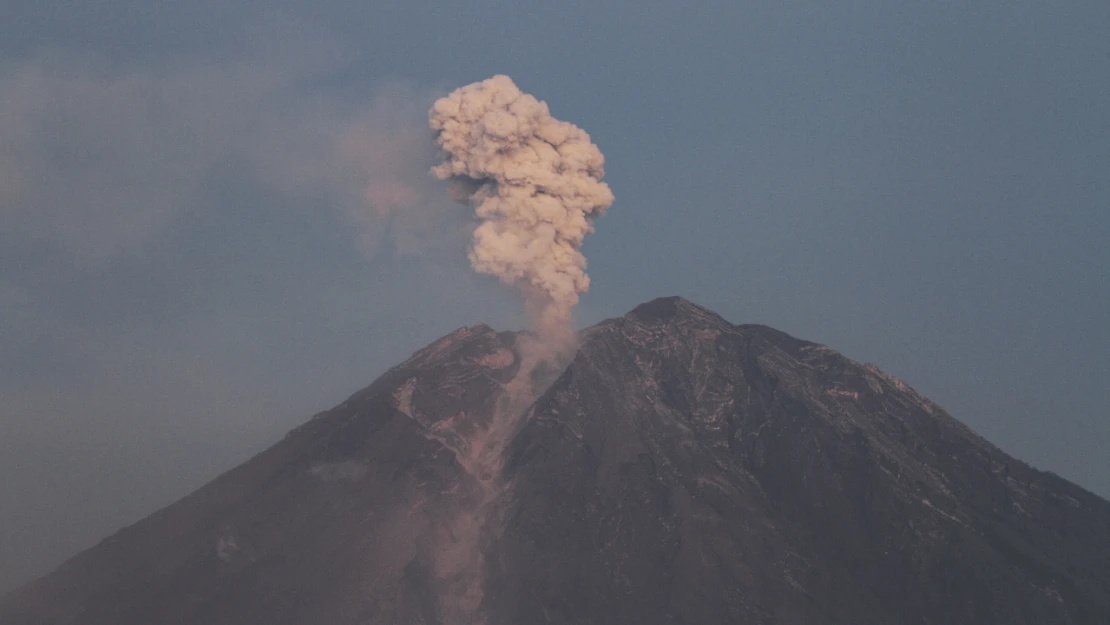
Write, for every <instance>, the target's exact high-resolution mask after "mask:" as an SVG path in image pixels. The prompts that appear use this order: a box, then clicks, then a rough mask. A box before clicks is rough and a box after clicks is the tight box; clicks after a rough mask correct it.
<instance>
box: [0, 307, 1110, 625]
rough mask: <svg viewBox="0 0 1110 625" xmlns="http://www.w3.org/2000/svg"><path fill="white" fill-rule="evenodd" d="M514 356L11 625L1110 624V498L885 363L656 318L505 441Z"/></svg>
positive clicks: (389, 382) (342, 437)
mask: <svg viewBox="0 0 1110 625" xmlns="http://www.w3.org/2000/svg"><path fill="white" fill-rule="evenodd" d="M517 338H518V337H517V335H513V334H510V333H500V334H499V333H497V332H494V331H493V330H491V329H489V328H487V327H484V326H477V327H473V328H463V329H460V330H458V331H456V332H454V333H452V334H450V335H448V336H446V337H444V338H443V339H440V340H439V341H437V342H435V343H433V344H432V345H430V346H429V347H427V348H425V349H424V350H421V351H420V352H417V354H415V355H414V356H413V357H412V358H411V359H410V360H408V361H406V362H405V363H402V364H401V365H399V366H398V367H396V368H394V369H392V370H391V371H390V372H388V373H386V374H385V375H384V376H382V378H380V379H379V380H377V381H376V382H375V383H374V384H372V385H371V386H370V387H368V388H367V389H364V390H363V391H360V392H359V393H356V394H355V395H354V396H352V397H351V398H350V399H349V400H348V401H346V402H344V403H343V404H341V405H339V406H338V407H336V408H334V409H332V410H330V411H328V412H326V413H322V414H320V415H317V416H316V417H314V418H313V419H312V420H311V421H310V422H308V423H306V424H305V425H304V426H302V427H300V428H298V429H296V430H294V431H293V432H291V433H290V434H289V435H288V436H287V437H286V438H285V439H284V440H283V441H281V442H280V443H278V444H277V445H275V446H274V447H272V448H271V449H269V450H267V451H265V452H263V453H262V454H260V455H258V456H256V457H255V458H253V459H251V460H250V461H248V462H247V463H245V464H244V465H242V466H240V467H239V468H237V469H234V470H232V471H230V472H229V473H227V474H225V475H223V476H221V477H220V478H218V479H217V480H215V481H214V482H212V483H211V484H209V485H207V486H205V487H204V488H202V489H200V490H199V491H197V492H196V493H194V494H192V495H190V496H189V497H186V498H185V499H183V500H181V501H180V502H178V503H176V504H174V505H172V506H170V507H168V508H166V509H164V510H162V511H160V512H158V513H156V514H154V515H152V516H151V517H149V518H147V519H145V520H143V521H141V522H140V523H137V524H136V525H134V526H131V527H129V528H126V529H124V530H122V531H121V532H119V533H118V534H116V535H115V536H113V537H111V538H109V539H107V540H105V541H104V542H102V543H101V544H100V545H98V546H96V547H94V548H93V549H90V550H89V551H87V552H85V553H83V554H81V555H79V556H77V557H76V558H74V559H73V560H71V561H69V562H68V563H66V564H65V565H63V566H62V567H61V568H60V569H59V570H58V571H56V572H54V573H53V574H51V575H49V576H47V577H45V578H43V579H42V580H39V581H38V582H35V583H33V584H31V585H29V586H27V587H25V588H23V589H21V590H19V591H17V592H15V593H13V594H12V595H10V596H9V597H7V598H5V599H4V600H3V601H2V602H0V623H3V625H9V624H10V625H32V624H44V625H45V624H60V623H81V624H86V623H87V624H100V623H104V624H107V623H112V624H119V625H129V624H132V623H134V624H136V625H138V624H140V623H142V624H147V623H166V624H169V623H181V624H194V623H195V624H200V623H204V624H223V623H227V624H231V623H267V624H274V625H277V624H285V623H288V624H294V623H329V624H336V625H344V624H348V623H350V624H354V623H366V624H371V623H374V624H376V623H428V624H430V623H450V624H452V625H456V624H459V623H486V624H488V625H497V624H501V623H505V624H513V625H519V624H522V623H529V624H531V623H568V624H569V623H597V624H599V625H600V624H614V623H637V624H644V623H690V624H693V623H767V624H770V623H774V624H777V625H786V624H795V623H797V624H802V623H805V624H814V623H828V624H832V623H844V624H863V623H876V624H878V623H884V624H885V623H921V624H926V623H938V624H939V623H945V624H948V623H968V624H972V623H974V624H976V625H982V624H990V623H999V624H1001V623H1006V624H1020V623H1030V624H1032V623H1106V622H1110V503H1107V502H1106V501H1104V500H1102V499H1099V498H1098V497H1095V496H1094V495H1092V494H1090V493H1088V492H1086V491H1084V490H1083V489H1081V488H1079V487H1077V486H1075V485H1073V484H1071V483H1069V482H1067V481H1065V480H1062V479H1060V478H1058V477H1056V476H1054V475H1051V474H1047V473H1042V472H1039V471H1036V470H1033V469H1031V468H1029V467H1027V466H1026V465H1024V464H1023V463H1021V462H1019V461H1017V460H1014V459H1013V458H1010V457H1009V456H1007V455H1006V454H1004V453H1002V452H1001V451H999V450H998V449H997V448H995V447H993V446H992V445H990V444H989V443H987V442H986V441H984V440H983V439H982V438H980V437H979V436H977V435H975V434H974V433H973V432H971V431H970V430H969V429H967V428H966V427H964V426H963V425H962V424H960V423H959V422H957V421H956V420H954V419H953V418H952V417H950V416H949V415H948V414H946V413H945V412H944V411H943V410H942V409H941V408H939V407H938V406H936V405H935V404H933V403H932V402H930V401H929V400H927V399H925V398H924V397H922V396H920V395H919V394H917V393H916V392H914V391H913V390H912V389H910V388H909V387H907V386H906V385H905V384H903V383H902V382H900V381H898V380H897V379H894V378H892V377H890V376H887V375H885V374H883V373H882V372H881V371H879V370H878V369H876V368H875V367H873V366H870V365H860V364H858V363H855V362H853V361H851V360H849V359H847V358H845V357H843V356H841V355H840V354H838V353H837V352H835V351H833V350H831V349H829V348H827V347H823V346H820V345H817V344H814V343H809V342H806V341H801V340H798V339H795V338H792V337H790V336H788V335H786V334H783V333H781V332H778V331H776V330H773V329H771V328H767V327H763V326H754V325H742V326H735V325H732V324H730V323H728V322H727V321H725V320H723V319H721V318H720V317H718V316H717V315H715V314H713V313H712V312H710V311H707V310H705V309H703V308H700V307H698V306H696V305H694V304H691V303H690V302H687V301H685V300H682V299H680V298H665V299H660V300H655V301H653V302H650V303H647V304H644V305H642V306H640V307H638V308H637V309H635V310H634V311H632V312H631V313H629V314H628V315H625V316H624V317H621V318H618V319H612V320H608V321H606V322H603V323H601V324H599V325H597V326H595V327H593V328H590V329H589V330H586V331H585V332H584V333H583V334H582V338H581V346H580V349H579V351H578V353H577V355H576V356H575V357H574V360H573V361H572V362H571V363H570V364H569V365H568V366H566V367H565V369H561V370H556V372H555V373H557V374H558V373H560V371H561V375H559V377H558V378H557V379H556V380H555V381H554V382H553V383H552V384H551V385H550V387H549V388H547V389H546V391H545V392H543V393H542V394H541V395H539V396H538V398H536V399H535V401H534V402H533V403H530V404H525V405H527V406H528V407H527V410H526V411H525V413H524V415H523V416H522V418H521V419H519V420H514V419H512V418H509V419H505V418H504V415H505V410H506V408H505V407H506V406H512V405H513V400H514V399H519V393H518V390H519V389H517V388H516V387H515V386H514V385H513V383H512V380H513V379H514V376H515V375H516V373H517V366H518V365H517V362H518V361H519V360H520V354H519V351H518V348H517ZM515 414H516V412H515V411H514V412H512V415H515Z"/></svg>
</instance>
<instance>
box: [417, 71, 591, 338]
mask: <svg viewBox="0 0 1110 625" xmlns="http://www.w3.org/2000/svg"><path fill="white" fill-rule="evenodd" d="M429 124H430V126H431V128H432V130H433V131H434V132H435V136H436V143H438V144H439V146H440V147H441V148H442V150H443V153H444V162H443V163H441V164H440V165H438V166H436V167H434V168H433V169H432V173H433V174H435V176H436V177H438V178H440V179H442V180H451V181H453V182H454V183H455V185H454V186H455V190H457V191H460V192H461V193H462V194H463V196H464V197H465V198H468V199H469V201H470V203H471V204H472V205H473V206H474V211H475V214H476V216H477V217H478V218H479V219H480V220H482V223H481V224H480V225H479V226H478V227H477V228H476V229H475V231H474V236H473V242H472V246H471V250H470V262H471V264H472V265H473V267H474V269H475V270H476V271H479V272H481V273H486V274H491V275H495V276H497V277H498V278H500V279H501V280H502V281H503V282H505V283H507V284H514V285H518V286H520V287H522V288H523V289H524V292H525V297H526V299H527V301H528V307H529V312H530V313H531V314H532V315H533V319H534V320H535V323H536V325H537V329H538V330H539V331H540V332H541V334H544V333H551V332H558V331H559V330H561V329H567V328H569V325H570V315H571V309H572V308H573V307H574V305H575V304H577V303H578V296H579V294H580V293H584V292H585V291H586V290H587V289H588V288H589V286H590V279H589V277H588V276H587V275H586V258H585V257H584V256H583V255H582V251H581V248H582V240H583V239H584V238H585V237H586V235H588V234H590V233H591V232H593V226H592V222H593V220H594V219H596V218H597V217H599V216H601V215H602V214H603V213H604V212H605V210H606V209H607V208H609V206H610V205H611V204H612V203H613V194H612V192H611V191H610V190H609V186H608V185H606V184H605V183H604V182H601V177H602V175H603V173H604V164H605V157H603V156H602V154H601V151H600V150H598V148H597V146H596V145H594V144H593V143H591V142H590V136H589V135H588V134H586V132H585V131H584V130H582V129H581V128H579V127H577V126H575V125H574V124H570V123H567V122H563V121H559V120H557V119H555V118H554V117H552V116H551V113H550V112H549V111H548V109H547V104H545V103H543V102H541V101H539V100H537V99H536V98H534V97H532V96H531V95H528V94H526V93H523V92H522V91H521V90H520V89H519V88H517V86H516V85H515V84H514V83H513V81H512V80H511V79H510V78H509V77H508V76H494V77H493V78H490V79H488V80H484V81H482V82H477V83H474V84H471V85H467V86H465V87H461V88H459V89H457V90H455V91H454V92H453V93H451V94H450V95H448V96H446V97H444V98H440V99H439V100H437V101H436V102H435V104H434V105H433V106H432V109H431V111H430V112H429Z"/></svg>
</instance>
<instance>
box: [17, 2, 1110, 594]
mask: <svg viewBox="0 0 1110 625" xmlns="http://www.w3.org/2000/svg"><path fill="white" fill-rule="evenodd" d="M3 13H4V18H3V19H2V20H0V320H2V321H0V476H3V477H2V479H0V592H2V591H3V590H5V589H7V588H10V587H11V586H13V585H14V584H17V583H19V582H21V581H24V580H26V579H27V578H29V577H31V576H33V575H37V574H40V573H42V572H45V570H47V569H48V568H50V567H52V566H54V565H56V564H57V563H58V562H59V561H60V560H61V559H62V558H64V557H66V556H68V555H70V554H72V553H74V552H75V551H77V550H79V549H81V548H84V547H87V546H90V545H91V544H93V543H94V542H95V541H96V540H98V539H99V538H101V537H103V536H105V535H107V534H108V533H110V532H112V531H114V530H115V529H117V528H119V527H120V526H122V525H125V524H128V523H130V522H133V521H135V520H138V519H139V518H141V517H142V516H144V515H146V514H148V513H149V512H151V511H153V510H154V509H156V508H157V507H160V506H162V505H165V504H166V503H169V502H171V501H173V500H174V499H176V498H178V497H180V496H182V495H184V494H186V493H187V492H188V491H189V490H191V489H193V488H195V487H197V486H199V485H200V484H202V483H203V482H205V481H207V480H208V479H210V478H212V477H214V476H215V475H216V474H218V473H219V472H221V471H223V470H225V469H227V468H229V467H231V466H233V465H234V464H237V463H238V462H240V461H242V460H243V459H245V458H246V457H248V456H249V455H250V454H252V453H254V452H256V451H258V450H260V449H262V448H263V447H265V446H266V445H268V444H270V443H272V442H274V441H276V440H277V439H278V438H280V437H281V436H282V434H283V433H284V432H285V431H287V430H288V429H289V428H291V427H293V426H294V425H296V424H298V423H300V422H301V421H304V420H305V419H307V418H308V417H309V416H311V415H312V414H313V413H315V412H318V411H321V410H324V409H327V408H329V407H331V406H333V405H335V404H337V403H339V402H340V401H342V400H343V399H344V398H345V397H346V396H347V395H348V394H350V393H351V392H353V391H354V390H356V389H358V388H361V387H362V386H365V385H366V384H368V383H369V382H370V381H372V379H373V378H374V377H376V376H377V375H378V374H379V373H381V372H382V371H383V370H384V369H386V368H387V367H389V366H391V365H392V364H395V363H396V362H398V361H399V360H401V359H403V358H404V357H406V356H407V355H408V354H410V353H411V352H413V351H415V350H416V349H417V348H419V347H421V346H422V345H424V344H426V343H427V342H429V341H431V340H433V339H435V338H436V337H438V336H440V335H442V334H443V333H445V332H447V331H450V330H452V329H454V328H456V327H458V326H460V325H467V324H473V323H477V322H486V323H489V324H491V325H494V326H496V327H501V328H514V327H519V326H520V325H522V324H523V323H524V315H523V311H522V309H521V308H522V307H521V305H520V303H519V301H518V300H517V299H516V298H515V297H514V294H513V293H512V292H511V291H509V290H508V289H507V288H505V287H503V286H501V285H500V284H498V283H496V281H494V280H493V279H492V278H489V277H487V276H474V275H472V274H471V272H470V271H469V269H468V267H467V263H466V259H465V245H466V225H467V220H466V208H465V207H462V206H459V205H454V204H452V203H451V202H450V201H449V200H448V199H447V198H446V196H445V194H444V193H443V191H442V189H441V188H440V187H439V186H438V183H435V182H434V181H432V180H431V179H430V178H429V177H428V176H427V175H426V172H427V166H428V165H429V164H430V163H431V160H430V159H431V158H432V157H433V156H434V152H433V151H432V150H431V143H430V138H429V137H427V136H426V135H425V134H424V133H425V128H424V124H426V110H427V107H428V105H429V104H430V103H431V102H432V100H433V99H434V98H435V97H436V96H437V95H441V94H443V93H445V92H446V91H448V90H450V89H452V88H454V87H456V86H460V85H463V84H466V83H470V82H472V81H475V80H480V79H484V78H487V77H489V76H491V75H493V74H496V73H505V74H508V75H510V76H511V77H513V79H514V80H515V81H516V82H517V84H518V85H520V87H521V88H522V89H524V90H525V91H527V92H530V93H532V94H534V95H536V96H537V97H538V98H540V99H542V100H545V101H546V102H547V103H548V104H549V105H550V107H551V109H552V112H553V114H554V115H555V116H556V117H559V118H560V119H565V120H568V121H571V122H574V123H576V124H578V125H579V126H581V127H583V128H585V129H586V130H587V131H588V132H589V133H590V135H591V136H592V138H593V140H594V141H595V142H596V143H597V144H598V145H599V146H600V148H601V150H602V152H604V154H605V155H606V160H607V167H606V171H607V175H606V178H605V181H606V182H608V183H609V185H610V186H611V187H612V189H613V192H614V193H615V195H616V203H615V204H614V206H613V208H612V209H611V210H610V212H609V214H608V215H607V216H606V217H604V218H603V219H602V220H600V221H599V222H598V223H597V233H596V234H595V235H593V236H592V237H591V238H589V239H588V240H587V243H586V248H585V252H586V256H587V258H588V259H589V263H590V265H589V272H590V274H591V277H592V279H593V287H592V290H591V291H590V293H589V294H588V295H587V296H586V297H585V298H584V300H583V302H582V304H581V305H580V306H579V310H578V320H579V324H580V325H587V324H592V323H594V322H596V321H598V320H600V319H603V318H605V317H611V316H616V315H620V314H623V313H624V312H626V311H627V310H629V309H630V308H632V307H634V306H635V305H636V304H638V303H640V302H642V301H645V300H648V299H651V298H654V297H657V296H662V295H674V294H678V295H683V296H685V297H687V298H689V299H691V300H693V301H695V302H697V303H700V304H702V305H705V306H708V307H710V308H712V309H714V310H716V311H718V312H719V313H721V314H722V315H724V316H725V317H726V318H728V319H730V320H731V321H733V322H737V323H742V322H758V323H766V324H768V325H772V326H774V327H777V328H780V329H782V330H785V331H787V332H789V333H791V334H794V335H796V336H799V337H802V338H806V339H810V340H814V341H818V342H821V343H825V344H828V345H830V346H831V347H833V348H835V349H837V350H839V351H841V352H842V353H844V354H845V355H847V356H849V357H850V358H853V359H855V360H859V361H866V362H873V363H875V364H877V365H878V366H879V367H881V368H882V369H884V370H886V371H887V372H890V373H892V374H894V375H896V376H899V377H901V378H902V379H904V380H905V381H906V382H908V383H909V384H911V385H912V386H914V387H915V388H917V389H918V390H920V391H922V392H923V393H925V394H926V395H928V396H929V397H931V398H933V399H934V400H936V401H937V402H939V403H940V404H941V405H943V406H944V407H945V408H947V409H948V410H949V412H951V413H952V414H953V415H954V416H956V417H957V418H959V419H961V420H963V421H964V422H966V423H967V424H969V425H970V426H971V427H973V428H974V429H976V430H977V431H978V432H980V433H981V434H983V435H984V436H986V437H987V438H988V439H990V440H991V441H993V442H995V443H996V444H998V445H999V446H1001V447H1002V448H1003V449H1004V450H1006V451H1007V452H1009V453H1011V454H1013V455H1016V456H1017V457H1019V458H1021V459H1023V460H1026V461H1028V462H1030V463H1032V464H1033V465H1035V466H1037V467H1040V468H1043V469H1047V470H1051V471H1054V472H1056V473H1059V474H1061V475H1063V476H1065V477H1067V478H1069V479H1072V480H1074V481H1076V482H1078V483H1079V484H1081V485H1083V486H1085V487H1087V488H1089V489H1091V490H1093V491H1095V492H1096V493H1099V494H1101V495H1103V496H1108V495H1110V452H1108V451H1107V447H1108V446H1110V414H1108V410H1107V406H1108V405H1110V401H1108V400H1110V397H1108V389H1110V358H1108V357H1107V353H1108V351H1110V329H1108V327H1107V318H1108V314H1107V313H1108V308H1110V245H1108V244H1110V116H1108V115H1107V111H1110V37H1107V33H1108V32H1110V5H1108V4H1107V3H1106V2H1105V0H1074V1H1072V2H1067V3H1049V2H1040V1H1032V0H1016V1H1013V2H994V3H987V2H980V3H936V2H906V1H904V0H859V1H855V2H819V1H817V0H797V1H790V2H781V1H774V2H757V3H752V2H734V1H730V2H709V1H705V2H692V3H691V2H658V1H645V0H636V1H634V2H633V1H627V2H616V1H612V2H597V1H596V0H591V1H589V2H584V1H578V0H574V1H562V2H543V3H540V2H531V1H519V0H518V1H515V2H508V1H496V2H495V1H488V0H487V1H472V2H466V3H449V2H421V1H418V0H397V1H393V2H374V1H368V2H360V3H354V2H349V1H337V0H321V1H318V2H314V3H307V2H305V3H302V2H290V1H288V0H277V1H275V0H267V1H266V2H261V1H256V0H219V1H216V0H198V1H195V2H189V3H169V2H151V1H150V0H104V1H102V2H85V3H61V4H60V3H50V2H40V1H32V0H7V2H6V3H5V8H4V12H3Z"/></svg>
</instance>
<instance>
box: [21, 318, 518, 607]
mask: <svg viewBox="0 0 1110 625" xmlns="http://www.w3.org/2000/svg"><path fill="white" fill-rule="evenodd" d="M513 344H514V337H513V335H512V334H509V333H502V334H498V333H497V332H494V331H493V330H491V329H490V328H488V327H486V326H477V327H472V328H461V329H459V330H457V331H455V332H453V333H451V334H449V335H447V336H445V337H443V338H442V339H440V340H438V341H436V342H435V343H433V344H432V345H429V346H428V347H426V348H425V349H423V350H421V351H419V352H417V353H416V354H414V355H413V357H412V358H410V359H409V360H408V361H406V362H405V363H403V364H401V365H399V366H398V367H396V368H394V369H392V370H391V371H389V372H387V373H386V374H385V375H383V376H382V377H381V378H379V379H378V380H377V381H375V382H374V383H373V384H372V385H370V386H369V387H367V388H366V389H364V390H362V391H360V392H358V393H356V394H355V395H353V396H352V397H351V398H350V399H348V400H347V401H345V402H343V403H342V404H340V405H339V406H337V407H335V408H333V409H332V410H329V411H327V412H324V413H321V414H318V415H316V416H315V417H313V418H312V420H311V421H309V422H308V423H306V424H304V425H302V426H301V427H299V428H297V429H295V430H293V431H292V432H290V433H289V434H288V435H287V436H286V437H285V438H284V439H283V440H282V441H281V442H279V443H278V444H276V445H274V446H273V447H271V448H270V449H268V450H266V451H264V452H262V453H261V454H259V455H258V456H255V457H254V458H252V459H251V460H249V461H248V462H246V463H244V464H243V465H241V466H239V467H238V468H236V469H233V470H231V471H229V472H228V473H226V474H224V475H222V476H220V477H219V478H217V479H216V480H214V481H213V482H211V483H209V484H208V485H206V486H204V487H203V488H201V489H200V490H198V491H197V492H195V493H193V494H191V495H189V496H188V497H185V498H184V499H182V500H180V501H178V502H177V503H175V504H173V505H171V506H169V507H167V508H165V509H163V510H161V511H159V512H157V513H155V514H153V515H152V516H150V517H148V518H146V519H144V520H143V521H141V522H139V523H137V524H135V525H133V526H131V527H128V528H125V529H123V530H121V531H120V532H118V533H117V534H115V535H114V536H111V537H110V538H108V539H106V540H104V541H103V542H102V543H100V544H99V545H97V546H96V547H93V548H92V549H90V550H88V551H86V552H84V553H82V554H80V555H78V556H77V557H75V558H73V559H72V560H70V561H68V562H67V563H65V564H64V565H62V566H61V567H60V568H59V569H58V570H57V571H55V572H54V573H52V574H50V575H48V576H47V577H45V578H43V579H41V580H39V581H37V582H34V583H32V584H30V585H29V586H27V587H24V588H22V589H20V590H17V591H16V592H14V593H12V594H11V595H10V596H8V597H7V598H6V599H4V600H3V601H2V602H0V625H27V624H48V623H49V624H60V623H75V624H81V625H155V624H157V625H171V624H191V625H192V624H195V625H225V624H226V625H246V624H255V623H258V624H263V623H264V624H267V625H280V624H289V625H294V624H297V625H300V624H317V623H320V624H329V625H342V624H347V623H433V622H436V618H437V613H438V611H439V609H440V608H439V605H438V602H437V599H436V597H437V595H438V594H442V593H448V592H453V591H451V588H450V584H449V583H448V582H449V580H448V579H447V578H448V577H449V575H450V574H451V573H452V571H437V570H435V561H434V559H433V554H432V553H431V550H433V549H439V548H442V547H444V546H445V545H447V546H450V544H451V541H449V540H448V541H445V540H444V539H443V535H444V534H450V533H451V532H457V531H458V529H459V528H458V526H459V521H460V519H463V520H465V519H466V518H467V516H466V515H468V514H469V513H470V512H471V511H472V510H473V509H474V508H475V507H476V505H477V502H480V501H481V500H482V498H483V497H485V495H484V493H483V487H482V484H481V483H480V482H479V481H478V480H476V479H474V478H473V477H471V476H470V474H469V473H468V472H467V471H466V469H465V467H464V466H463V464H462V463H460V462H459V460H458V459H457V457H456V450H459V451H458V457H461V458H466V454H467V453H468V452H469V451H470V449H469V447H468V441H469V440H472V439H473V438H474V433H475V432H480V431H481V430H482V428H483V427H484V425H485V423H486V421H487V420H488V418H489V415H491V414H493V408H494V406H495V404H496V402H497V401H498V399H499V398H500V397H501V395H502V392H503V388H504V384H505V383H506V382H508V381H509V380H511V379H512V378H513V375H514V373H515V364H514V363H515V358H514V355H513V351H512V350H513ZM463 529H467V528H466V527H465V526H464V527H463ZM476 530H477V528H473V531H475V532H476Z"/></svg>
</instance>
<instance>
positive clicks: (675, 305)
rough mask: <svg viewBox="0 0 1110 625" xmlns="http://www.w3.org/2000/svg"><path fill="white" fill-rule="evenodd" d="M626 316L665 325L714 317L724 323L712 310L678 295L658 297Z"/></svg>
mask: <svg viewBox="0 0 1110 625" xmlns="http://www.w3.org/2000/svg"><path fill="white" fill-rule="evenodd" d="M625 316H626V317H629V318H632V319H636V320H639V321H642V322H646V323H650V322H664V323H665V322H667V321H671V320H674V319H676V318H681V317H702V318H705V317H714V318H717V319H721V320H722V321H723V319H722V318H721V317H720V315H718V314H717V313H715V312H713V311H712V310H709V309H708V308H705V307H704V306H699V305H697V304H695V303H693V302H691V301H690V300H688V299H686V298H684V297H680V296H678V295H672V296H670V297H657V298H655V299H653V300H651V301H649V302H644V303H643V304H640V305H639V306H637V307H635V308H633V309H632V310H631V311H629V312H628V314H627V315H625Z"/></svg>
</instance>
